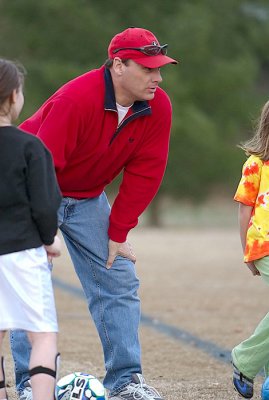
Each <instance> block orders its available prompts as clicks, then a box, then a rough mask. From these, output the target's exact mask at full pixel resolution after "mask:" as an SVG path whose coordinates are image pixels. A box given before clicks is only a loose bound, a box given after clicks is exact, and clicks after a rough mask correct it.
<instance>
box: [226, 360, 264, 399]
mask: <svg viewBox="0 0 269 400" xmlns="http://www.w3.org/2000/svg"><path fill="white" fill-rule="evenodd" d="M233 367H234V372H233V384H234V388H235V390H236V391H237V392H238V393H239V394H240V395H241V396H242V397H244V398H245V399H251V397H253V379H250V378H248V377H246V376H245V375H244V374H242V372H240V371H239V369H238V368H237V367H236V366H235V365H234V364H233ZM268 399H269V398H268Z"/></svg>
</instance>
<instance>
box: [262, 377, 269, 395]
mask: <svg viewBox="0 0 269 400" xmlns="http://www.w3.org/2000/svg"><path fill="white" fill-rule="evenodd" d="M261 398H262V400H269V378H266V379H265V381H264V382H263V385H262V391H261Z"/></svg>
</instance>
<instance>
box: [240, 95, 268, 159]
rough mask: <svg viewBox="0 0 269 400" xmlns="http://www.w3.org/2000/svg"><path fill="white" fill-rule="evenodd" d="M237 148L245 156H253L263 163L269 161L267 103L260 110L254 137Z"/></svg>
mask: <svg viewBox="0 0 269 400" xmlns="http://www.w3.org/2000/svg"><path fill="white" fill-rule="evenodd" d="M239 147H240V148H241V149H243V150H244V151H245V153H246V154H247V155H255V156H257V157H259V158H260V159H261V160H263V161H268V160H269V101H267V102H266V103H265V104H264V106H263V108H262V112H261V115H260V118H259V120H258V123H257V127H256V130H255V134H254V136H253V137H252V138H251V139H249V140H248V141H246V142H245V143H241V144H240V145H239Z"/></svg>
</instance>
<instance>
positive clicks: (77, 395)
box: [55, 372, 106, 400]
mask: <svg viewBox="0 0 269 400" xmlns="http://www.w3.org/2000/svg"><path fill="white" fill-rule="evenodd" d="M55 398H56V400H106V397H105V388H104V386H103V385H102V383H101V382H100V381H99V380H98V379H97V378H95V377H94V376H93V375H89V374H84V373H83V372H74V373H73V374H69V375H66V376H64V377H63V378H61V379H60V380H59V381H58V382H57V384H56V388H55Z"/></svg>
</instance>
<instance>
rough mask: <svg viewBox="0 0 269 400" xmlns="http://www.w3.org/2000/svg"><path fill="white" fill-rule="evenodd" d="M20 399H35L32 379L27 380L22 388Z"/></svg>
mask: <svg viewBox="0 0 269 400" xmlns="http://www.w3.org/2000/svg"><path fill="white" fill-rule="evenodd" d="M19 399H20V400H32V399H33V394H32V387H31V383H30V381H27V382H25V384H24V389H22V390H21V391H20V393H19Z"/></svg>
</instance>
